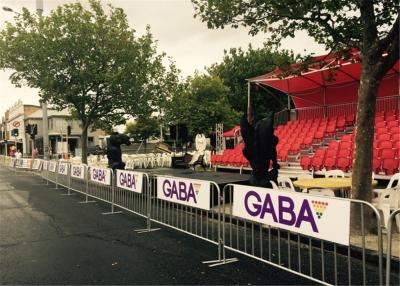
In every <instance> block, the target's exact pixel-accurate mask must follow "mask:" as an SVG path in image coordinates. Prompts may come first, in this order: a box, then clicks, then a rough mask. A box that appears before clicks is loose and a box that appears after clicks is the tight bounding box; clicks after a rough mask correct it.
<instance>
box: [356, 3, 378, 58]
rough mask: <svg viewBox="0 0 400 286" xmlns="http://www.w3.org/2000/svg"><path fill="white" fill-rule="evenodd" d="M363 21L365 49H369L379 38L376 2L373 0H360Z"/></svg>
mask: <svg viewBox="0 0 400 286" xmlns="http://www.w3.org/2000/svg"><path fill="white" fill-rule="evenodd" d="M359 1H360V13H361V23H362V24H363V29H362V33H363V50H364V52H366V51H368V50H369V49H370V47H371V46H372V45H374V43H375V42H376V41H377V39H378V30H377V28H376V21H375V14H374V3H373V1H372V0H359Z"/></svg>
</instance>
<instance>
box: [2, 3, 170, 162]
mask: <svg viewBox="0 0 400 286" xmlns="http://www.w3.org/2000/svg"><path fill="white" fill-rule="evenodd" d="M89 4H90V8H89V9H88V10H85V9H84V8H83V7H82V5H81V4H80V3H73V4H66V5H63V6H59V7H58V8H57V9H55V10H53V11H52V12H51V13H50V15H49V16H47V17H41V18H39V17H38V16H37V15H35V14H31V13H30V12H29V11H28V10H27V9H24V10H23V12H22V14H21V15H19V16H17V17H16V18H15V23H14V24H11V23H8V24H7V26H6V27H5V29H3V30H2V31H1V32H0V68H3V69H12V70H14V71H15V72H14V73H13V74H12V75H11V81H12V82H13V83H15V84H16V85H22V84H26V85H28V86H29V87H33V88H38V89H39V90H40V96H41V98H42V100H45V101H46V102H48V103H49V104H51V105H53V106H54V107H56V108H58V109H63V108H67V107H68V108H70V109H71V110H73V114H74V115H75V116H76V117H77V118H78V119H79V120H80V121H81V123H82V128H83V129H84V130H87V128H88V127H89V126H92V127H103V126H111V125H115V124H120V123H122V122H124V121H125V119H124V115H125V114H126V112H128V114H130V115H138V114H148V113H149V110H151V109H152V108H153V106H154V105H156V104H157V102H158V101H159V100H158V97H157V95H162V92H160V91H159V90H160V89H161V88H162V87H163V85H165V84H166V82H167V81H168V80H169V79H170V78H171V77H173V76H174V75H175V71H176V69H175V68H174V66H173V65H172V64H171V68H170V69H169V70H168V72H167V69H165V68H164V67H163V66H162V61H163V59H164V57H165V55H164V54H160V55H158V54H157V53H156V44H155V43H154V41H153V38H152V35H151V33H150V30H149V28H148V29H147V31H146V33H145V34H144V35H143V36H141V37H137V36H136V35H135V31H134V30H132V29H131V28H130V27H129V25H128V21H127V18H126V15H125V13H124V12H123V10H122V9H120V8H114V7H112V6H111V5H110V6H109V9H107V10H104V9H103V7H102V5H101V4H100V1H98V0H90V1H89ZM164 72H166V75H165V74H164ZM171 73H172V75H171ZM160 79H161V80H162V82H161V84H158V83H157V81H158V80H160ZM128 99H129V101H128ZM126 103H128V104H126ZM133 103H134V104H133ZM83 134H85V132H83ZM84 141H85V140H84ZM83 148H85V144H84V145H83ZM83 154H86V152H85V151H83ZM83 159H84V160H85V158H83Z"/></svg>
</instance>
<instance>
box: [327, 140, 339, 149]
mask: <svg viewBox="0 0 400 286" xmlns="http://www.w3.org/2000/svg"><path fill="white" fill-rule="evenodd" d="M339 146H340V142H338V141H331V142H329V145H328V149H335V150H337V149H339Z"/></svg>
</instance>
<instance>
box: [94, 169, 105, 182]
mask: <svg viewBox="0 0 400 286" xmlns="http://www.w3.org/2000/svg"><path fill="white" fill-rule="evenodd" d="M93 180H95V181H100V182H105V181H106V171H105V170H102V169H93Z"/></svg>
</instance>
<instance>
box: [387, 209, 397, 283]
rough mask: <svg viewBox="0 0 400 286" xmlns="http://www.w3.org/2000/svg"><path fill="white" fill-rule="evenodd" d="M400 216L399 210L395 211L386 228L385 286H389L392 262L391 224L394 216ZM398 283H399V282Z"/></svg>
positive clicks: (394, 218)
mask: <svg viewBox="0 0 400 286" xmlns="http://www.w3.org/2000/svg"><path fill="white" fill-rule="evenodd" d="M397 215H400V209H397V210H395V211H394V212H393V213H392V214H391V215H390V217H389V221H388V228H387V252H386V285H387V286H389V285H390V269H391V260H392V224H393V221H395V220H396V216H397ZM399 282H400V281H399Z"/></svg>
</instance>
